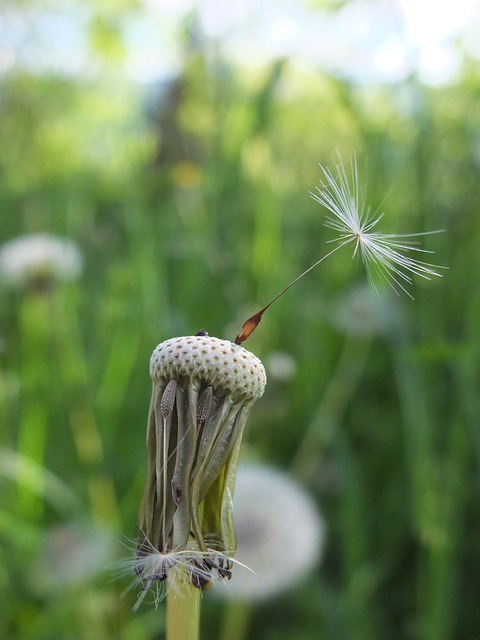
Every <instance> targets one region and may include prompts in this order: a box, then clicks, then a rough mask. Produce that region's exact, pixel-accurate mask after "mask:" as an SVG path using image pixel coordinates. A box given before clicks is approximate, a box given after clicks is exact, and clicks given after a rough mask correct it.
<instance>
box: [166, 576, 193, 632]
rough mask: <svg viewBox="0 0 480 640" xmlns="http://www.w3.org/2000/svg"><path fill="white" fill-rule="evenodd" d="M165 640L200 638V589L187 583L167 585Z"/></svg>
mask: <svg viewBox="0 0 480 640" xmlns="http://www.w3.org/2000/svg"><path fill="white" fill-rule="evenodd" d="M169 586H170V588H169V589H168V594H167V637H166V640H198V638H199V637H200V595H201V592H200V589H197V588H196V587H194V586H193V585H192V584H191V583H190V582H189V581H185V582H183V583H182V584H181V585H178V584H175V585H172V584H171V585H169Z"/></svg>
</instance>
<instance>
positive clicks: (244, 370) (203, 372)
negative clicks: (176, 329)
mask: <svg viewBox="0 0 480 640" xmlns="http://www.w3.org/2000/svg"><path fill="white" fill-rule="evenodd" d="M150 375H151V377H152V378H153V380H154V381H155V382H161V383H168V382H169V381H170V380H177V379H178V378H180V377H188V378H196V379H198V380H201V381H203V382H205V383H207V384H208V385H211V386H212V387H213V389H214V390H215V391H218V390H220V391H225V393H226V394H232V395H234V396H243V397H245V398H246V399H248V400H252V401H255V400H257V399H258V398H260V397H261V396H262V395H263V391H264V389H265V384H266V381H267V378H266V375H265V369H264V367H263V364H262V363H261V361H260V360H259V359H258V358H257V357H256V356H254V355H253V353H250V351H247V350H246V349H244V348H243V347H241V346H239V345H236V344H233V342H229V341H228V340H220V339H219V338H213V337H210V336H184V337H180V338H171V339H170V340H166V341H165V342H162V343H161V344H159V345H158V346H157V347H156V349H155V350H154V352H153V354H152V357H151V359H150Z"/></svg>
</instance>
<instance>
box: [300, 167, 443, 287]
mask: <svg viewBox="0 0 480 640" xmlns="http://www.w3.org/2000/svg"><path fill="white" fill-rule="evenodd" d="M321 169H322V171H323V179H322V180H321V181H320V184H319V185H318V186H317V188H316V192H315V193H312V194H311V195H312V196H313V198H314V199H315V200H316V201H317V202H319V203H320V204H322V205H323V206H324V207H325V208H326V209H327V210H328V211H330V213H331V214H332V215H330V216H328V217H327V219H326V221H325V225H326V226H327V227H329V228H330V229H332V230H333V231H335V232H336V233H337V234H338V235H337V238H335V239H334V240H331V241H330V242H334V243H336V244H337V247H336V249H340V248H341V247H343V246H346V245H350V246H352V247H353V256H357V255H359V256H360V258H361V260H362V262H363V264H364V267H365V270H366V272H367V277H368V279H369V281H370V283H371V284H372V286H373V287H374V289H375V290H377V286H376V282H375V280H376V277H378V278H380V279H381V280H384V281H385V282H387V283H388V284H389V285H390V286H391V287H392V289H393V290H394V291H395V292H396V293H397V294H399V293H400V292H401V291H403V292H405V293H406V294H407V295H408V296H409V297H412V295H411V294H410V293H409V291H408V289H407V287H408V285H411V284H412V283H413V276H419V277H421V278H424V279H425V280H431V278H432V277H441V274H440V273H438V269H442V268H444V267H441V266H438V265H434V264H431V263H429V262H426V261H423V260H419V259H417V258H416V257H414V255H418V254H428V253H432V252H431V251H428V250H426V249H422V248H420V247H419V246H418V244H419V239H420V237H421V236H424V235H429V234H430V233H436V231H432V232H426V233H413V234H386V233H381V232H379V231H376V230H374V229H375V228H376V227H377V224H378V223H379V222H380V220H381V219H382V218H383V214H382V213H378V212H376V213H372V211H371V209H370V207H368V206H367V205H366V198H365V191H362V190H361V188H360V183H359V177H358V166H357V161H356V158H355V156H353V157H352V158H351V161H350V169H351V171H350V176H348V175H347V172H346V170H345V167H344V165H343V162H342V159H341V157H340V155H339V156H338V158H337V160H336V161H335V171H336V173H335V174H334V173H332V171H331V170H330V169H328V168H325V167H323V166H321ZM336 249H334V251H335V250H336Z"/></svg>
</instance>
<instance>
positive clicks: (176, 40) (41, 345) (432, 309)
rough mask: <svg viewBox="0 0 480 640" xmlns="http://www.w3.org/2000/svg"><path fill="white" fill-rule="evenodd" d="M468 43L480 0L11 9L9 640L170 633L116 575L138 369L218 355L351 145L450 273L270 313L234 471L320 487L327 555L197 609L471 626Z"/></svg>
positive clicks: (474, 608)
mask: <svg viewBox="0 0 480 640" xmlns="http://www.w3.org/2000/svg"><path fill="white" fill-rule="evenodd" d="M479 43H480V11H479V7H478V4H477V3H475V2H474V1H473V0H471V1H470V2H469V1H468V0H457V1H456V2H454V3H436V2H433V0H397V1H395V0H344V1H342V0H309V1H308V0H304V1H302V0H276V1H273V0H266V1H265V2H256V3H255V2H253V1H252V0H243V1H242V0H234V1H233V2H221V1H220V0H218V1H214V0H210V1H204V2H202V1H200V0H199V1H198V2H196V3H195V2H193V1H192V0H178V1H175V2H171V1H170V0H102V1H101V2H98V1H93V0H82V1H80V0H67V1H66V2H60V0H43V1H42V0H35V1H34V0H21V1H18V0H11V1H9V0H2V2H1V4H0V149H1V152H0V220H1V223H0V245H1V246H0V558H1V560H0V637H1V638H9V639H10V638H19V639H22V640H23V639H31V640H40V639H42V640H44V639H45V640H47V639H48V640H52V639H67V638H68V639H83V638H85V639H86V638H88V639H91V638H95V640H103V639H105V640H106V639H110V638H121V639H125V640H130V639H132V640H133V639H134V640H144V639H145V640H148V639H154V638H162V637H163V634H164V632H163V629H164V607H163V606H162V605H160V607H159V608H158V609H157V610H155V608H154V607H153V606H152V605H150V604H148V603H145V604H143V605H142V606H141V608H140V609H139V611H138V612H136V613H132V611H131V608H132V606H133V605H134V603H135V598H136V596H135V592H134V591H133V592H132V591H129V592H127V593H126V594H125V595H123V597H122V593H123V592H124V591H125V589H126V588H127V586H128V584H129V582H130V578H128V577H124V578H121V579H119V580H114V579H113V576H112V574H113V571H112V570H111V566H110V563H112V562H115V561H116V560H118V559H119V558H125V557H129V554H130V553H131V552H130V550H129V548H130V546H131V544H130V543H129V542H128V540H132V539H135V537H136V535H137V513H138V508H139V502H140V497H141V494H142V489H143V481H144V460H145V426H146V418H147V412H148V406H149V400H150V391H151V383H150V379H149V375H148V362H149V358H150V354H151V352H152V350H153V348H154V347H155V346H156V344H158V343H159V342H161V341H163V340H165V339H167V338H170V337H172V336H179V335H189V334H194V333H197V332H198V331H199V330H200V329H202V328H205V329H207V331H208V332H209V333H210V335H214V336H218V337H221V338H228V339H230V340H233V338H234V337H235V335H236V333H238V330H239V328H240V326H241V324H242V322H243V321H244V320H246V318H247V317H248V316H249V315H251V314H252V313H253V312H255V311H257V310H258V309H259V308H260V307H261V306H263V305H264V304H265V303H266V302H267V301H268V300H269V299H270V298H271V297H273V295H274V294H275V293H277V292H278V291H279V290H280V289H281V288H282V287H283V286H285V285H286V284H288V282H290V281H291V280H293V278H294V277H295V276H296V275H298V274H299V273H300V272H301V271H303V270H304V269H305V268H307V267H308V266H309V265H310V264H312V263H313V262H314V261H315V260H317V259H318V258H320V257H321V256H322V255H323V254H324V253H326V252H327V251H328V250H329V248H331V245H329V244H327V241H328V240H331V239H332V238H333V237H334V236H333V234H332V232H331V231H329V230H328V229H326V228H325V227H324V220H325V211H324V210H323V209H322V207H321V206H320V205H319V204H318V203H316V202H314V201H313V200H312V198H311V197H310V195H309V192H310V191H314V189H315V186H316V184H318V181H319V179H320V178H321V170H320V167H319V166H318V163H322V164H324V165H326V166H329V167H332V168H333V164H332V157H333V156H334V155H335V154H336V153H337V151H339V152H340V153H341V154H342V157H343V158H344V160H345V161H346V162H348V158H349V156H350V155H351V154H353V153H355V154H356V156H357V159H358V163H359V167H360V173H361V176H362V178H361V183H362V184H367V182H368V188H367V200H368V203H369V204H370V205H371V207H372V210H376V209H377V208H379V210H380V211H383V212H385V217H384V219H383V220H382V222H381V224H380V225H379V227H380V226H381V230H382V231H385V232H387V233H412V232H422V231H425V230H432V229H444V230H445V232H444V233H442V234H437V235H433V236H427V237H425V239H424V246H425V248H427V249H429V250H432V251H435V256H434V257H433V258H432V261H433V262H437V263H439V264H442V265H446V266H448V267H449V271H446V272H444V277H443V279H441V280H440V279H435V281H434V282H427V281H423V280H421V281H419V282H414V285H413V287H412V290H411V291H412V294H413V296H414V297H415V301H412V300H410V299H409V298H408V297H407V296H404V295H402V296H401V297H398V296H396V295H395V293H394V292H392V291H391V290H388V289H385V290H384V289H380V296H376V295H375V294H373V293H372V292H371V291H370V290H369V289H368V287H367V286H366V284H365V275H364V272H363V269H362V268H361V265H358V264H357V262H356V261H354V260H353V261H352V259H351V254H350V253H349V251H348V250H347V249H346V250H345V251H344V252H339V253H337V254H336V255H335V256H333V257H332V258H330V259H329V260H328V261H326V262H325V263H323V264H322V265H321V266H320V267H319V268H318V269H316V270H315V271H313V272H312V273H311V274H310V275H309V276H308V277H306V278H305V279H303V280H301V281H300V282H299V283H298V284H297V285H296V286H295V287H294V288H292V289H291V290H289V292H288V293H287V294H286V295H285V296H283V297H282V298H281V299H280V300H278V301H277V302H276V303H275V305H274V306H273V307H272V308H271V309H270V310H269V311H268V313H267V314H266V315H265V318H264V320H263V321H262V324H261V325H260V326H259V328H258V329H257V331H256V332H255V333H254V334H253V335H252V336H251V338H250V339H249V341H248V342H247V343H246V345H245V346H246V347H247V348H248V349H250V350H251V351H253V352H254V353H255V354H256V355H258V356H259V357H260V358H261V359H262V360H263V362H264V363H265V366H266V368H267V374H268V378H269V383H268V385H267V390H266V393H265V395H264V397H263V398H262V399H261V400H260V401H259V402H258V403H257V405H256V406H255V407H254V409H253V411H252V414H251V417H250V421H249V425H248V428H247V433H246V437H245V445H244V449H243V453H242V455H243V458H244V460H246V461H247V460H248V461H254V462H256V463H258V464H268V465H269V466H270V467H273V468H277V469H279V470H281V471H282V472H284V473H286V474H288V476H289V477H290V478H292V479H293V480H294V481H295V482H296V484H297V485H298V486H300V487H301V488H302V490H304V491H305V492H307V493H308V495H309V496H310V500H312V501H313V503H314V504H315V508H316V509H317V510H318V512H319V513H321V514H322V518H323V520H324V523H325V541H324V548H323V557H322V559H321V561H319V558H318V553H312V561H311V567H310V569H307V570H304V575H303V576H301V579H299V578H298V577H297V578H296V579H295V581H294V580H293V577H292V584H291V585H290V586H291V588H285V590H284V591H282V592H281V593H274V594H273V593H272V594H271V597H268V594H267V596H266V597H264V598H262V599H261V601H259V600H258V599H257V598H256V597H255V594H254V593H253V592H252V598H250V599H249V598H248V597H244V598H243V600H242V601H240V600H235V598H232V599H230V600H228V598H223V599H219V598H217V597H216V596H215V594H214V593H213V594H212V593H210V592H209V593H207V594H206V595H205V597H204V598H203V605H202V634H203V637H205V638H209V639H214V638H224V639H226V638H227V637H228V638H229V640H232V639H235V640H240V639H245V640H247V639H252V640H253V639H256V638H258V639H260V638H262V639H264V640H268V639H270V638H271V639H273V638H275V640H281V639H282V638H289V640H308V639H310V638H312V639H313V638H316V639H318V638H322V639H326V640H370V639H371V640H373V639H378V638H389V640H397V639H398V640H400V639H406V640H410V639H411V640H447V639H452V640H453V639H455V640H476V639H478V638H479V637H480V631H479V629H480V608H479V606H478V597H479V593H480V513H479V509H478V505H479V498H480V479H479V458H480V424H479V418H480V396H479V384H480V377H479V365H478V363H479V355H480V353H479V352H480V340H479V328H480V326H479V325H480V319H479V318H480V287H479V286H478V283H479V272H480V252H479V249H478V247H479V243H480V215H479V214H480V197H479V196H480V187H479V169H480V128H479V127H480V106H479V105H480V68H479V58H480V46H479ZM285 517H286V518H287V517H288V514H287V513H286V514H285ZM290 526H291V535H290V540H289V543H288V544H287V545H284V546H285V549H284V554H285V555H284V556H283V552H282V550H279V551H278V552H277V553H276V554H275V555H276V561H272V563H271V564H272V566H273V568H274V569H276V570H277V571H279V572H280V575H283V573H284V572H285V571H290V568H288V567H290V565H289V564H288V563H287V562H286V558H287V556H290V554H291V553H292V554H293V550H294V549H295V547H296V545H301V544H302V537H301V535H300V532H299V531H298V529H297V526H296V524H295V521H291V525H290ZM272 548H276V547H275V546H274V541H273V540H272ZM284 561H285V563H284ZM284 567H285V568H284ZM253 568H255V567H253ZM234 580H235V576H234V577H233V581H234ZM282 582H284V580H282ZM287 582H288V581H287ZM294 583H295V584H294ZM220 588H221V590H222V591H223V592H225V591H227V593H228V587H223V586H222V585H220ZM232 592H233V590H232ZM147 600H151V598H150V599H149V598H147Z"/></svg>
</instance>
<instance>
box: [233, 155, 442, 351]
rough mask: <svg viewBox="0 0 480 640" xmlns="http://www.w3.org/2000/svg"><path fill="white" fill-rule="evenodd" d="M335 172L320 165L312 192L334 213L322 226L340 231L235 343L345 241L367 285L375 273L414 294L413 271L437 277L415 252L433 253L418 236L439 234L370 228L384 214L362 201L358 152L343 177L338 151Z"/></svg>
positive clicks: (398, 289)
mask: <svg viewBox="0 0 480 640" xmlns="http://www.w3.org/2000/svg"><path fill="white" fill-rule="evenodd" d="M334 166H335V173H333V172H332V171H331V170H330V169H328V168H325V167H323V166H322V165H320V168H321V170H322V172H323V176H324V177H323V179H322V180H321V181H320V184H319V185H318V186H317V188H316V192H315V193H312V194H311V195H312V197H313V198H314V199H315V200H316V201H317V202H319V203H320V204H322V205H323V206H324V207H325V208H326V209H327V210H328V211H330V213H331V214H332V215H330V216H328V217H327V219H326V221H325V225H326V226H327V227H329V228H330V229H332V230H333V231H335V232H336V233H337V234H338V236H337V237H336V238H334V239H333V240H329V242H330V243H336V245H337V246H335V247H334V248H333V249H332V250H331V251H329V252H328V253H327V254H326V255H324V256H322V257H321V258H320V259H319V260H317V262H315V263H314V264H313V265H312V266H310V267H309V268H308V269H306V270H305V271H304V272H303V273H301V274H300V275H299V276H297V277H296V278H295V280H293V281H292V282H291V283H290V284H289V285H287V286H286V287H285V288H284V289H282V291H280V293H278V294H277V295H276V296H274V297H273V298H272V300H270V302H268V303H267V304H266V305H265V306H264V307H263V308H262V309H260V311H257V312H256V313H254V314H253V316H251V317H250V318H248V320H247V321H246V322H244V324H243V325H242V332H241V333H240V334H239V335H237V337H236V338H235V344H242V342H244V341H245V340H246V339H247V338H248V337H249V336H250V335H251V334H252V333H253V331H254V330H255V329H256V327H257V326H258V324H259V323H260V321H261V319H262V316H263V314H264V313H265V311H266V310H267V309H268V308H269V307H270V306H271V305H272V304H273V303H274V302H275V301H276V300H278V298H280V296H282V295H283V294H284V293H285V292H286V291H288V289H290V287H292V286H293V285H294V284H295V283H296V282H298V280H300V278H303V276H305V275H307V273H310V271H312V269H315V267H317V266H318V265H319V264H320V263H321V262H323V261H324V260H326V259H327V258H329V257H330V256H331V255H332V254H334V253H335V252H336V251H338V250H339V249H341V248H342V247H345V246H348V245H350V246H352V247H353V257H356V256H360V257H361V260H362V262H363V265H364V267H365V270H366V273H367V278H368V280H369V282H370V284H371V285H372V286H373V288H374V289H375V291H377V293H378V290H377V286H376V284H375V277H376V276H378V277H379V278H380V279H382V280H384V281H386V282H387V283H388V284H389V285H390V286H391V287H392V289H393V290H394V291H395V293H397V294H399V293H400V292H401V291H403V292H405V293H406V294H407V295H408V296H409V297H410V298H413V296H412V295H411V293H410V292H409V291H408V289H407V286H408V285H411V284H412V282H413V276H420V277H421V278H424V279H426V280H431V278H432V277H441V274H440V273H439V272H438V269H444V268H445V267H441V266H439V265H435V264H431V263H429V262H425V261H423V260H418V259H417V258H416V257H414V254H419V253H420V254H429V253H433V252H432V251H428V250H427V249H422V248H421V247H419V246H418V243H419V238H420V237H421V236H426V235H431V234H433V233H439V232H438V231H426V232H423V233H411V234H388V233H380V232H379V231H374V229H375V227H376V226H377V224H378V223H379V222H380V220H381V219H382V218H383V213H378V212H377V213H372V211H371V209H370V207H369V206H367V204H366V199H365V192H364V191H363V192H362V190H361V189H360V184H359V177H358V166H357V160H356V157H355V156H353V157H352V158H351V159H350V168H351V176H350V179H349V177H348V176H347V172H346V170H345V167H344V164H343V162H342V159H341V156H340V154H338V157H337V159H336V160H335V162H334Z"/></svg>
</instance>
